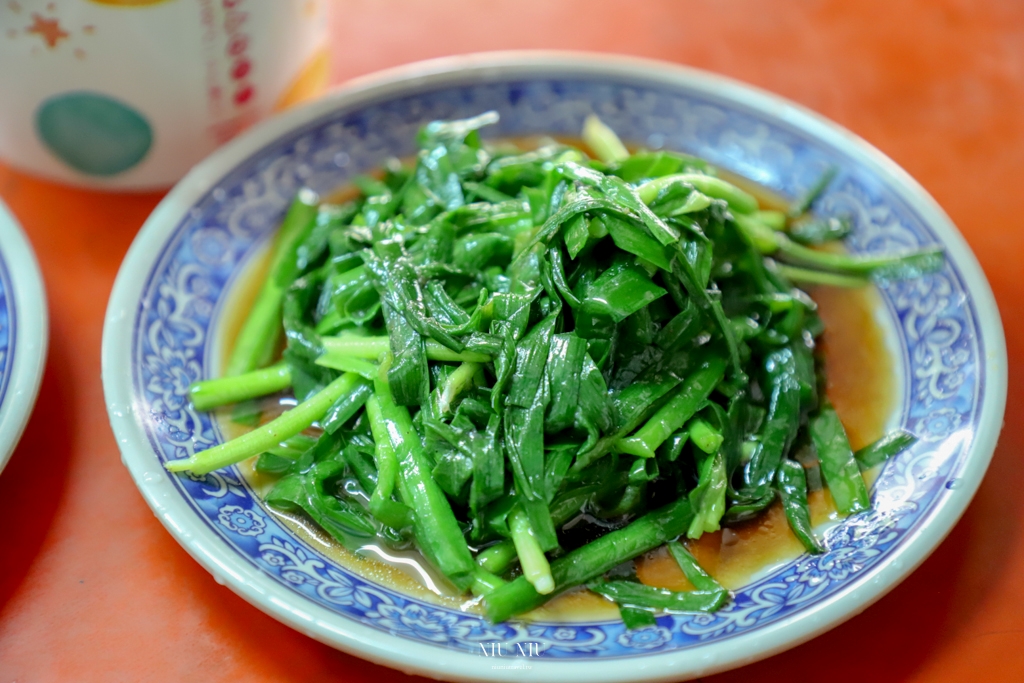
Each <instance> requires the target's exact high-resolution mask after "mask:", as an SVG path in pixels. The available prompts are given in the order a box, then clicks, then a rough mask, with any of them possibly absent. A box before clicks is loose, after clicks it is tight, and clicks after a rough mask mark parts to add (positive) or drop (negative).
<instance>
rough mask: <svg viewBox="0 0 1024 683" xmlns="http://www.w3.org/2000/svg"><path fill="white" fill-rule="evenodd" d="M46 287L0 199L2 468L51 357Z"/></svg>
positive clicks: (16, 439) (18, 228)
mask: <svg viewBox="0 0 1024 683" xmlns="http://www.w3.org/2000/svg"><path fill="white" fill-rule="evenodd" d="M46 343H47V314H46V293H45V292H44V290H43V281H42V278H41V277H40V276H39V266H38V265H37V264H36V257H35V255H34V254H33V253H32V247H31V246H29V243H28V240H27V239H25V235H24V233H22V231H21V228H20V227H19V226H18V223H17V222H16V221H15V220H14V216H12V215H11V213H10V211H8V209H7V207H6V206H5V205H4V203H3V202H0V471H2V470H3V468H4V466H5V465H6V464H7V461H8V460H9V459H10V457H11V453H13V452H14V447H15V446H17V445H18V439H20V438H21V433H22V431H23V430H24V429H25V424H26V423H27V422H28V418H29V415H30V414H31V413H32V406H33V405H35V402H36V393H37V392H38V391H39V383H40V381H41V380H42V377H43V364H44V362H45V360H46Z"/></svg>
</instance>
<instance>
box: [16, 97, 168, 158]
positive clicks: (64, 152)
mask: <svg viewBox="0 0 1024 683" xmlns="http://www.w3.org/2000/svg"><path fill="white" fill-rule="evenodd" d="M36 131H37V132H38V134H39V137H40V138H41V139H42V141H43V142H44V143H45V144H46V146H47V147H48V148H49V149H50V151H51V152H53V153H54V154H55V155H57V157H58V158H59V159H60V160H61V161H63V162H64V163H66V164H67V165H68V166H70V167H72V168H74V169H75V170H77V171H81V172H82V173H87V174H89V175H96V176H111V175H116V174H118V173H121V172H123V171H127V170H128V169H130V168H131V167H133V166H135V165H136V164H138V163H139V162H140V161H142V159H143V158H145V156H146V153H147V152H149V149H150V147H151V146H152V144H153V129H152V128H151V127H150V125H149V123H148V122H147V121H146V118H145V117H144V116H143V115H142V114H140V113H139V112H138V111H136V110H135V109H133V108H132V107H130V106H128V105H127V104H125V103H124V102H119V101H117V100H115V99H113V98H111V97H108V96H106V95H102V94H100V93H95V92H69V93H62V94H60V95H56V96H54V97H51V98H50V99H48V100H46V101H45V102H43V103H42V104H41V105H40V106H39V109H38V110H37V111H36Z"/></svg>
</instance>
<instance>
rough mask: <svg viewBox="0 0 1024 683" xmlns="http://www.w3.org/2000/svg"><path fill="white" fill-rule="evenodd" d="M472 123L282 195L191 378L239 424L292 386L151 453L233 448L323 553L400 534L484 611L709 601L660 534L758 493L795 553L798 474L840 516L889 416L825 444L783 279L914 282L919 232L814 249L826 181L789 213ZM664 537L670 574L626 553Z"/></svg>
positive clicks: (804, 348) (209, 458) (755, 498)
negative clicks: (642, 565) (323, 192)
mask: <svg viewBox="0 0 1024 683" xmlns="http://www.w3.org/2000/svg"><path fill="white" fill-rule="evenodd" d="M496 120H497V115H496V114H494V113H493V112H490V113H486V114H482V115H480V116H477V117H475V118H471V119H467V120H462V121H450V122H434V123H431V124H429V125H427V126H425V127H424V128H423V129H422V131H421V132H420V134H419V137H418V143H419V147H420V151H419V154H418V156H417V158H416V160H415V163H414V164H413V165H403V164H401V163H399V162H397V161H393V162H390V163H389V164H388V165H387V166H386V167H385V168H384V170H383V173H382V174H380V175H379V176H378V177H360V178H357V179H356V180H355V181H354V182H355V185H356V187H357V188H358V190H359V196H358V197H357V198H356V199H353V200H351V201H347V202H344V203H336V204H332V203H320V202H319V200H318V198H317V197H316V196H315V195H314V194H313V193H311V192H309V191H302V192H300V193H299V195H298V197H297V198H296V200H295V201H294V203H293V205H292V206H291V208H290V210H289V211H288V213H287V215H286V217H285V219H284V222H283V225H282V226H281V229H280V231H279V233H278V234H277V236H276V238H275V242H274V244H273V251H272V257H271V263H270V266H269V273H268V275H267V277H266V280H265V281H264V283H263V285H262V289H261V290H260V292H259V294H258V296H257V299H256V301H255V303H254V304H253V306H252V309H251V311H250V312H249V315H248V318H247V320H246V322H245V324H244V326H243V328H242V330H241V332H240V334H239V337H238V340H237V342H236V345H235V347H234V350H233V353H232V355H231V357H230V360H229V362H228V366H227V370H226V377H224V378H222V379H214V380H208V381H203V382H198V383H196V384H194V385H193V386H192V388H191V397H192V401H193V403H194V405H195V407H196V408H197V409H199V410H209V409H212V408H214V407H217V406H221V405H225V404H230V403H236V404H238V406H237V407H236V408H235V419H237V420H246V419H250V418H254V419H255V420H256V422H254V425H257V424H258V422H259V416H258V414H254V409H255V408H254V406H255V405H256V404H254V403H253V401H252V400H253V399H255V398H257V397H260V396H264V395H268V394H274V393H276V392H281V391H285V390H288V389H289V388H290V390H291V391H293V392H294V395H295V397H296V399H297V400H298V401H299V403H298V405H296V406H295V407H294V408H292V409H290V410H287V411H285V412H284V413H282V414H280V415H279V416H277V417H275V418H274V419H272V420H270V421H268V422H265V423H264V424H262V425H259V426H255V427H254V429H252V431H250V432H248V433H246V434H244V435H242V436H240V437H238V438H236V439H234V440H231V441H229V442H226V443H223V444H220V445H218V446H216V447H213V448H210V449H208V450H205V451H201V452H198V453H196V454H195V455H193V456H192V457H190V458H188V459H186V460H179V461H173V462H170V463H168V464H167V468H168V469H169V470H172V471H182V470H190V471H192V472H194V473H196V474H202V473H206V472H210V471H212V470H215V469H218V468H221V467H226V466H229V465H231V464H234V463H237V462H240V461H242V460H245V459H247V458H250V457H253V456H257V455H258V456H259V459H258V461H257V464H256V467H257V469H258V470H259V471H260V472H263V473H265V474H269V475H274V476H277V477H279V479H278V480H277V483H276V485H275V486H274V487H273V489H272V490H271V491H270V493H269V494H268V495H267V498H266V500H267V503H268V504H269V505H271V506H273V507H276V508H278V509H281V510H286V511H293V512H298V511H302V512H304V513H305V514H307V515H308V516H309V517H310V518H311V519H312V520H313V521H315V522H316V523H317V524H319V525H320V526H321V527H322V528H323V529H324V530H325V531H327V532H328V533H329V534H331V535H332V536H333V537H334V538H336V539H337V540H338V541H340V542H341V543H343V544H344V545H346V546H347V547H349V548H358V547H359V546H360V545H364V544H366V543H367V542H369V541H370V540H374V539H375V540H377V541H379V542H382V543H385V544H388V545H389V546H392V547H415V548H417V549H419V551H420V552H421V553H422V554H423V556H424V557H425V558H426V559H427V560H428V561H429V562H430V563H431V564H432V565H433V566H434V567H436V569H437V570H439V571H440V572H441V573H442V574H444V576H446V577H447V578H448V580H449V581H450V582H451V583H452V584H453V585H454V586H456V587H458V588H459V589H461V590H471V591H473V592H474V593H476V594H477V595H482V596H483V603H484V606H485V607H486V610H487V614H488V616H489V617H490V618H491V619H492V620H494V621H501V620H504V619H507V618H509V617H512V616H514V615H517V614H521V613H523V612H526V611H528V610H530V609H533V608H535V607H537V606H539V605H541V604H542V603H544V602H545V601H547V600H548V599H550V598H551V597H553V596H555V595H557V594H559V593H561V592H563V591H565V590H567V589H570V588H573V587H576V586H581V585H586V586H588V587H589V588H590V589H591V590H594V591H596V592H598V593H600V594H601V595H604V596H605V597H607V598H609V599H611V600H613V601H615V602H616V603H618V604H619V605H620V607H621V609H622V613H623V617H624V619H626V621H627V624H628V625H630V626H631V627H632V626H638V625H642V624H645V623H652V621H653V616H652V615H653V614H654V613H655V612H656V611H658V610H669V611H673V610H684V611H686V610H714V609H717V608H719V607H721V606H722V605H723V604H724V603H725V602H727V600H728V593H727V592H726V591H725V590H724V589H723V588H722V587H721V586H720V585H719V584H718V583H717V582H715V580H714V579H712V578H711V577H710V576H708V575H707V574H706V573H705V572H704V571H703V570H702V569H701V568H700V567H699V566H698V565H697V563H696V562H695V561H694V559H693V557H692V556H691V555H690V554H689V553H688V552H687V551H686V549H685V548H684V546H682V545H680V544H679V543H678V542H675V539H677V538H679V537H686V538H689V539H696V538H699V537H700V536H701V534H704V533H708V532H713V531H716V530H718V529H719V528H720V527H721V526H722V525H728V524H733V523H737V522H741V521H743V520H748V519H752V518H754V517H756V516H757V515H759V514H761V513H762V512H763V511H764V510H765V509H766V508H767V507H768V506H770V505H772V504H773V503H774V502H775V501H776V500H779V501H781V503H782V506H783V508H784V510H785V513H786V517H787V519H788V520H789V523H790V525H791V527H792V530H793V532H794V533H795V534H796V536H797V537H798V538H799V539H800V540H801V542H802V543H803V544H804V546H805V547H806V548H807V550H808V551H809V552H812V553H817V552H821V551H822V547H821V545H820V542H819V540H818V539H817V538H815V535H814V533H813V530H812V528H811V522H810V516H809V512H808V505H807V494H808V488H809V486H810V488H811V489H814V488H820V487H821V486H822V484H823V483H824V485H826V486H827V487H828V488H829V489H830V491H831V494H832V498H833V500H834V501H835V505H836V507H837V508H838V510H839V511H840V512H841V513H843V514H851V513H855V512H858V511H861V510H865V509H867V508H868V507H869V505H870V501H869V497H868V491H867V488H866V487H865V483H864V480H863V478H862V476H861V470H862V469H866V468H868V467H871V466H873V465H876V464H878V463H880V462H881V461H883V460H884V459H885V458H886V457H889V456H891V455H893V454H895V453H897V452H899V451H900V450H902V449H903V448H905V447H906V446H907V445H909V443H911V442H912V441H913V437H912V436H911V435H909V434H906V433H903V432H899V433H895V434H891V435H889V436H888V437H886V438H885V439H883V440H882V441H880V442H879V443H877V444H874V445H872V446H869V447H868V448H866V449H864V450H863V451H861V452H858V453H856V454H854V453H853V452H852V451H851V448H850V445H849V442H848V441H847V437H846V433H845V431H844V429H843V426H842V423H841V422H840V421H839V418H838V416H837V415H836V412H835V410H834V409H833V408H832V407H831V405H830V404H829V403H828V400H827V398H826V397H825V395H824V393H823V376H822V372H823V367H822V361H821V359H820V358H819V357H817V356H816V355H815V340H816V339H817V338H818V337H819V335H820V334H821V332H822V323H821V320H820V318H819V317H818V315H817V314H816V307H815V304H814V302H813V301H812V300H811V299H810V298H809V297H808V296H807V295H806V294H805V293H804V292H802V291H801V290H799V289H798V288H797V287H796V286H795V284H796V283H818V284H825V285H837V286H858V285H862V284H865V283H867V282H869V281H870V279H871V278H890V279H891V278H901V277H914V276H916V275H919V274H921V273H924V272H928V271H931V270H933V269H935V268H937V267H938V266H940V265H941V263H942V258H943V257H942V253H941V252H939V251H925V252H914V253H904V254H896V255H891V256H883V257H861V256H851V255H847V254H843V253H839V252H837V251H835V250H833V251H822V250H818V249H815V248H813V247H814V246H815V245H819V244H823V243H826V242H830V241H835V240H838V239H841V238H842V237H843V236H844V235H845V234H846V233H847V231H848V230H849V224H848V222H847V221H845V220H841V219H828V220H819V219H816V218H814V217H813V216H811V215H810V214H808V213H807V211H808V208H809V206H810V205H811V203H812V202H813V201H814V199H815V197H816V196H817V194H818V193H819V192H820V191H821V190H822V189H823V188H824V187H825V186H826V185H827V184H828V183H829V182H830V181H831V174H826V175H825V177H823V178H822V181H821V182H820V183H818V186H817V187H815V188H814V189H813V190H812V192H810V193H809V194H808V196H806V197H804V198H802V199H801V200H799V201H798V202H796V203H795V204H794V205H793V207H792V208H791V210H790V211H789V212H788V214H787V213H786V212H781V211H773V210H761V209H760V208H759V204H758V202H757V200H756V199H755V198H754V197H753V196H751V195H750V194H748V193H747V192H745V191H743V190H741V189H739V188H738V187H736V186H735V185H733V184H731V183H729V182H726V181H725V180H723V179H721V178H719V177H718V176H717V174H716V172H715V170H714V169H713V168H712V167H710V166H709V165H708V164H707V163H705V162H704V161H702V160H700V159H697V158H693V157H690V156H687V155H684V154H679V153H676V152H668V151H657V152H647V151H641V152H638V153H635V154H630V153H629V152H628V151H627V149H626V148H625V147H624V146H623V144H622V142H621V141H620V140H619V139H618V138H617V137H616V135H615V134H614V133H613V132H612V131H611V130H609V129H608V128H607V127H606V126H604V125H603V124H602V123H601V122H600V121H598V120H597V119H596V118H593V117H591V118H590V119H589V120H588V121H587V123H586V125H585V127H584V130H583V141H584V143H585V144H586V146H587V147H588V148H589V150H590V151H591V152H592V153H593V154H594V155H595V156H596V158H590V157H589V156H588V155H587V154H586V153H584V151H582V150H581V149H578V148H575V147H572V146H568V145H565V144H558V143H555V142H553V141H552V142H551V143H550V144H545V145H543V146H541V147H539V148H537V149H532V150H529V151H522V150H519V149H516V148H514V147H512V146H509V145H495V146H484V145H483V144H482V143H481V140H480V137H479V134H478V129H480V128H481V127H482V126H484V125H486V124H490V123H493V122H495V121H496ZM282 335H283V336H284V339H285V344H284V350H283V352H282V351H281V337H282ZM275 361H276V363H275ZM257 412H258V411H257ZM311 434H313V435H315V436H311ZM666 543H669V548H670V550H671V554H672V556H673V557H674V558H675V559H676V560H677V561H678V562H679V564H680V567H681V568H682V569H683V571H684V572H685V574H686V575H687V576H688V577H689V579H690V581H691V583H692V584H693V585H694V586H695V587H696V590H695V591H690V592H675V591H669V590H664V589H659V588H653V587H649V586H645V585H643V584H641V583H639V582H637V581H636V577H635V573H631V572H630V570H629V566H630V564H629V561H630V560H632V559H633V558H636V557H637V556H639V555H640V554H642V553H644V552H646V551H649V550H651V549H654V548H657V547H659V546H661V545H663V544H666Z"/></svg>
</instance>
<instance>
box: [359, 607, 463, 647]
mask: <svg viewBox="0 0 1024 683" xmlns="http://www.w3.org/2000/svg"><path fill="white" fill-rule="evenodd" d="M377 611H378V613H379V614H380V619H379V620H378V623H379V624H380V625H381V626H383V627H384V628H386V629H388V630H389V631H391V632H392V633H395V634H399V635H411V636H413V637H416V638H419V639H422V640H429V641H431V642H434V643H445V642H448V640H449V639H450V638H465V637H466V636H468V635H469V634H470V631H471V630H472V629H471V628H470V627H469V625H467V624H466V622H465V620H464V619H461V618H460V617H459V616H458V615H457V614H453V613H452V612H447V611H442V610H439V609H430V608H428V607H425V606H423V605H418V604H415V603H412V604H408V605H405V606H404V607H400V606H398V605H388V604H381V605H380V606H379V607H378V608H377Z"/></svg>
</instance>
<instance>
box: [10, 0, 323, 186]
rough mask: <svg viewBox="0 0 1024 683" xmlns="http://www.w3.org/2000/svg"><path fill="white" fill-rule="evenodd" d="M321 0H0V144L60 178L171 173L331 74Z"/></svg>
mask: <svg viewBox="0 0 1024 683" xmlns="http://www.w3.org/2000/svg"><path fill="white" fill-rule="evenodd" d="M325 13H326V7H325V0H74V1H70V0H61V1H58V2H52V1H51V2H47V1H45V0H3V2H0V93H2V95H0V158H2V159H3V160H4V161H6V162H7V163H9V164H11V165H13V166H15V167H18V168H20V169H23V170H25V171H28V172H30V173H34V174H37V175H41V176H45V177H48V178H51V179H54V180H59V181H62V182H66V183H70V184H74V185H84V186H89V187H102V188H111V189H156V188H162V187H167V186H169V185H171V184H173V183H174V182H176V181H177V180H178V179H179V178H181V177H182V176H183V175H184V174H185V172H186V171H188V169H189V168H191V166H192V165H193V164H195V163H196V162H197V161H199V160H200V159H202V158H203V157H205V156H206V155H208V154H209V153H210V152H212V151H213V150H214V149H215V148H216V147H217V146H218V145H220V144H222V143H223V142H225V141H227V140H228V139H230V138H231V137H233V136H234V135H236V134H237V133H239V132H240V131H242V130H244V129H245V128H247V127H248V126H250V125H252V124H253V123H255V122H256V121H258V120H259V119H261V118H264V117H266V116H268V115H269V114H272V113H273V112H275V111H278V110H281V109H284V108H286V107H288V106H289V105H291V104H294V103H296V102H300V101H303V100H305V99H309V98H310V97H313V96H316V95H317V94H319V93H320V92H322V91H323V90H324V88H325V87H326V85H327V70H328V56H327V49H326V48H327V21H326V17H325Z"/></svg>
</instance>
